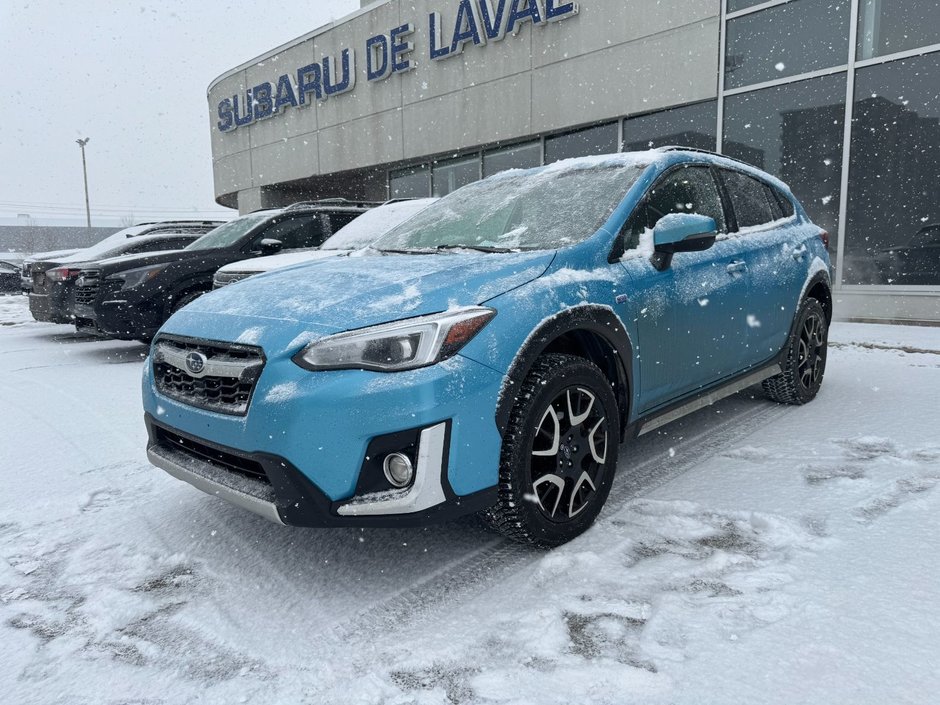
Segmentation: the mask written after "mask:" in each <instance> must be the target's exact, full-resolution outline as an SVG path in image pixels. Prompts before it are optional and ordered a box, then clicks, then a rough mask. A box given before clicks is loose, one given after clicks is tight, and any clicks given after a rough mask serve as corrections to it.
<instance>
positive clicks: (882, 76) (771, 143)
mask: <svg viewBox="0 0 940 705" xmlns="http://www.w3.org/2000/svg"><path fill="white" fill-rule="evenodd" d="M856 5H857V10H853V9H852V8H851V7H850V3H848V2H845V1H844V0H833V1H832V2H821V1H817V0H791V1H790V2H786V3H782V4H778V5H772V6H770V7H764V8H760V7H759V6H756V4H755V3H754V2H748V0H728V5H727V10H728V12H736V11H737V12H740V14H739V15H738V16H736V17H733V18H731V19H729V20H727V22H726V31H727V34H726V37H727V39H726V54H725V61H726V64H727V70H726V72H725V75H724V82H723V84H722V87H721V91H720V97H719V100H721V101H722V113H723V120H722V135H721V146H722V151H723V152H725V153H726V154H729V155H730V156H734V157H737V158H739V159H743V160H744V161H748V162H751V163H753V164H755V165H757V166H760V167H762V168H764V169H766V170H767V171H770V172H771V173H773V174H776V175H777V176H779V177H780V178H782V179H783V180H784V181H786V182H787V183H788V184H789V185H790V187H791V188H792V189H793V191H794V193H795V194H796V195H797V197H798V198H799V199H800V201H801V202H802V203H803V205H804V207H805V208H806V209H807V211H808V212H809V214H810V216H811V217H812V218H813V220H814V221H815V222H817V223H819V224H820V225H821V226H822V227H824V228H826V229H827V230H828V231H829V234H830V243H831V244H830V253H831V255H832V256H833V261H834V262H835V263H836V286H837V287H849V288H851V287H866V288H868V289H870V290H872V291H882V292H886V293H887V292H891V291H897V290H898V287H919V288H924V287H929V288H930V289H932V290H933V291H938V288H940V46H938V45H940V0H859V2H858V3H856ZM752 7H754V8H755V9H753V10H750V8H752ZM853 13H855V15H854V16H850V15H852V14H853ZM852 23H855V26H856V27H857V42H856V45H855V46H848V35H849V32H848V28H849V27H850V26H851V24H852ZM795 28H799V29H798V31H797V30H796V29H795ZM800 46H803V47H806V48H807V50H808V51H807V55H806V56H804V57H798V58H797V60H796V61H795V62H794V61H793V60H791V59H788V58H786V57H787V55H788V53H792V52H793V51H794V50H795V49H796V48H797V47H800ZM919 49H923V52H922V53H921V54H920V55H918V54H917V50H919ZM902 52H903V53H902ZM855 61H858V62H861V63H860V64H859V65H857V66H856V65H855V63H854V62H855ZM771 69H773V71H772V70H771ZM824 69H834V70H832V71H831V73H827V74H826V75H822V76H820V75H819V72H820V71H821V70H824ZM814 72H816V73H814ZM807 74H808V75H807ZM780 78H787V79H788V80H786V81H781V82H780V85H775V86H773V87H770V88H763V89H757V90H749V89H748V87H749V86H754V84H760V83H763V82H765V81H768V80H771V79H780ZM847 99H848V101H849V103H848V105H847V104H846V100H847ZM846 119H849V120H850V121H851V122H850V125H849V126H848V128H849V129H848V130H846V124H845V121H846ZM840 214H842V215H841V217H840ZM872 287H877V288H875V289H872Z"/></svg>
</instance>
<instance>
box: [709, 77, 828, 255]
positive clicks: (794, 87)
mask: <svg viewBox="0 0 940 705" xmlns="http://www.w3.org/2000/svg"><path fill="white" fill-rule="evenodd" d="M845 80H846V78H845V74H836V75H834V76H822V77H821V78H811V79H808V80H806V81H799V82H797V83H791V84H788V85H785V86H775V87H773V88H764V89H762V90H759V91H754V92H752V93H744V94H741V95H736V96H731V97H729V98H727V99H726V100H725V116H724V145H723V148H722V151H724V153H725V154H727V155H728V156H731V157H735V158H737V159H741V160H743V161H745V162H748V163H749V164H753V165H754V166H757V167H759V168H761V169H764V170H765V171H768V172H770V173H771V174H773V175H774V176H776V177H778V178H780V179H782V180H783V181H785V182H786V183H787V185H788V186H789V187H790V189H791V190H792V191H793V193H794V195H795V196H796V197H797V198H798V199H799V201H800V202H801V203H802V204H803V207H804V208H805V209H806V211H807V212H808V213H809V216H810V218H812V219H813V222H815V223H817V224H818V225H819V226H820V227H822V228H825V229H826V230H827V231H829V234H830V238H831V240H830V242H831V247H832V252H835V251H836V250H835V247H836V239H837V234H838V232H839V204H840V199H839V193H840V189H841V183H842V143H843V138H844V125H845Z"/></svg>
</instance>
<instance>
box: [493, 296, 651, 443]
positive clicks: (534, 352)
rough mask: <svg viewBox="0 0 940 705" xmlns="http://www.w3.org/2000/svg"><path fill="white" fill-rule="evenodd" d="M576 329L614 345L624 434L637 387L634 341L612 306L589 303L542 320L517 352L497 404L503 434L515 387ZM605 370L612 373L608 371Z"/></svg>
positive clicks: (618, 399)
mask: <svg viewBox="0 0 940 705" xmlns="http://www.w3.org/2000/svg"><path fill="white" fill-rule="evenodd" d="M575 332H584V333H588V334H593V335H594V336H597V337H598V338H601V339H602V340H603V341H604V342H606V343H607V345H608V346H609V347H610V352H613V353H614V358H615V359H616V375H617V378H618V379H617V381H618V382H619V384H618V387H619V389H618V390H616V392H615V396H617V401H618V403H619V404H620V406H621V419H620V426H621V434H622V433H623V431H624V429H625V428H626V425H627V417H628V415H629V412H630V407H631V397H630V395H631V390H632V389H633V342H632V341H631V340H630V336H629V335H628V334H627V331H626V330H625V329H624V326H623V322H622V321H621V320H620V319H619V318H618V317H617V315H616V314H615V313H614V312H613V310H612V309H610V308H609V307H606V306H591V305H587V306H572V307H571V308H566V309H563V310H561V311H559V312H558V313H557V314H556V315H554V316H552V317H551V318H548V319H546V320H544V321H542V323H540V324H539V326H538V328H536V329H535V331H534V332H533V333H532V334H531V335H530V336H529V337H528V338H527V339H526V341H525V343H524V344H523V346H522V348H521V349H520V350H519V352H518V353H517V354H516V357H515V359H513V362H512V365H510V367H509V372H508V373H507V374H506V379H505V380H504V381H503V386H502V389H501V390H500V395H499V402H498V403H497V405H496V427H497V429H498V430H499V435H500V436H503V435H504V434H505V432H506V428H507V426H508V425H509V416H510V414H511V412H512V407H513V405H514V403H515V399H516V397H515V394H514V393H513V389H514V388H521V386H522V382H523V380H524V379H525V378H526V375H527V374H529V370H531V369H532V365H533V364H535V361H536V359H537V358H538V357H539V356H540V355H542V353H544V352H545V351H546V350H548V349H549V347H550V346H551V345H552V343H553V342H555V341H556V340H558V339H559V338H561V337H563V336H565V335H567V334H569V333H575ZM605 373H606V374H608V375H609V374H610V373H609V372H608V371H605Z"/></svg>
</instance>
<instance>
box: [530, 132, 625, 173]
mask: <svg viewBox="0 0 940 705" xmlns="http://www.w3.org/2000/svg"><path fill="white" fill-rule="evenodd" d="M618 132H619V130H618V126H617V123H616V122H611V123H607V124H606V125H597V126H595V127H588V128H585V129H583V130H577V131H576V132H568V133H566V134H564V135H557V136H555V137H547V138H546V139H545V163H546V164H551V163H552V162H557V161H559V160H561V159H570V158H572V157H586V156H590V155H594V154H611V153H613V152H616V151H617V147H618V145H617V138H618V137H619V135H618Z"/></svg>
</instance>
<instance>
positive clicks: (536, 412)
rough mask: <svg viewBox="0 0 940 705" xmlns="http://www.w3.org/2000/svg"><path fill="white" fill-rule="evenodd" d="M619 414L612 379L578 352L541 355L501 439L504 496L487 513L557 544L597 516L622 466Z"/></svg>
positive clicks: (509, 529) (519, 534)
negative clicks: (614, 477)
mask: <svg viewBox="0 0 940 705" xmlns="http://www.w3.org/2000/svg"><path fill="white" fill-rule="evenodd" d="M619 429H620V414H619V409H618V407H617V400H616V399H615V397H614V393H613V390H612V389H611V385H610V382H609V381H608V380H607V378H606V377H605V376H604V374H603V373H602V372H601V371H600V370H599V369H598V368H597V367H596V366H595V365H593V364H592V363H590V362H589V361H587V360H585V359H583V358H580V357H576V356H573V355H560V354H549V355H544V356H542V357H541V358H539V359H538V360H537V361H536V363H535V365H533V367H532V370H531V371H530V372H529V374H528V376H527V377H526V379H525V381H524V382H523V384H522V388H521V390H520V393H519V396H518V398H517V400H516V403H515V405H514V407H513V410H512V413H511V415H510V420H509V425H508V427H507V429H506V433H505V436H504V438H503V448H502V454H501V457H500V470H499V501H498V502H497V503H496V505H495V506H493V507H492V508H490V509H489V510H487V511H486V513H485V514H484V518H485V519H486V520H487V522H488V523H489V524H490V525H491V526H492V527H494V528H495V529H496V530H497V531H499V532H501V533H503V534H505V535H506V536H508V537H510V538H512V539H514V540H516V541H520V542H523V543H532V544H537V545H541V546H557V545H559V544H562V543H565V542H566V541H570V540H571V539H573V538H574V537H575V536H577V535H578V534H580V533H582V532H583V531H584V530H585V529H587V528H588V527H589V526H590V525H591V524H592V523H593V522H594V519H595V518H596V517H597V515H598V513H599V512H600V510H601V508H602V507H603V505H604V502H605V501H606V499H607V495H608V493H609V492H610V485H611V482H612V480H613V476H614V470H615V468H616V466H617V451H618V446H619Z"/></svg>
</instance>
